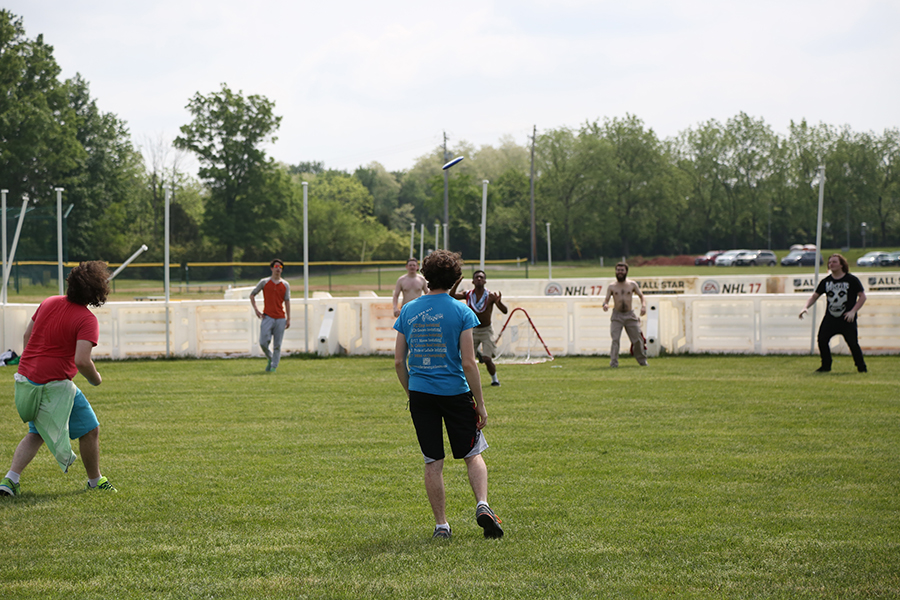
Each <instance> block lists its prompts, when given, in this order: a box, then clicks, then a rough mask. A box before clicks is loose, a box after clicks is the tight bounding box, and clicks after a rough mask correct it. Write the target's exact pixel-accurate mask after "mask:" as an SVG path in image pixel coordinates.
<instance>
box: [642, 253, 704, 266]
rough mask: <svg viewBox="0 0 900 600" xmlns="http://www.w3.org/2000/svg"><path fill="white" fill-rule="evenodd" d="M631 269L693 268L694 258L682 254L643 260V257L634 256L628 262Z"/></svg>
mask: <svg viewBox="0 0 900 600" xmlns="http://www.w3.org/2000/svg"><path fill="white" fill-rule="evenodd" d="M628 264H629V265H631V266H633V267H673V266H679V267H684V266H687V267H693V266H694V256H693V255H689V254H682V255H680V256H657V257H656V258H644V257H643V256H635V257H634V258H632V259H630V260H629V261H628Z"/></svg>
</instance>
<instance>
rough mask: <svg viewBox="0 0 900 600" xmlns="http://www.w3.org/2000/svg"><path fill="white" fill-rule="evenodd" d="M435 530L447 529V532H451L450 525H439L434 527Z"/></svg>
mask: <svg viewBox="0 0 900 600" xmlns="http://www.w3.org/2000/svg"><path fill="white" fill-rule="evenodd" d="M434 528H435V529H446V530H447V531H450V523H438V524H437V525H435V526H434Z"/></svg>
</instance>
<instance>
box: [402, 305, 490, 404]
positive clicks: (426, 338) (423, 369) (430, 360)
mask: <svg viewBox="0 0 900 600" xmlns="http://www.w3.org/2000/svg"><path fill="white" fill-rule="evenodd" d="M477 325H478V317H476V316H475V313H474V312H472V310H471V309H470V308H469V307H468V306H466V305H465V304H463V303H462V302H459V301H458V300H456V299H454V298H451V297H450V296H449V295H448V294H433V295H432V294H426V295H425V296H419V297H418V298H416V299H415V300H413V301H412V302H407V303H406V304H404V305H403V308H402V309H401V310H400V317H399V318H398V319H397V321H396V323H394V329H396V330H397V331H399V332H400V333H401V334H403V336H404V337H405V338H406V345H407V347H408V348H409V355H408V357H407V364H408V365H409V389H410V390H412V391H414V392H423V393H426V394H434V395H436V396H455V395H457V394H464V393H466V392H468V391H469V384H468V382H467V381H466V374H465V372H464V371H463V368H462V356H461V355H460V349H459V336H460V334H461V333H462V332H463V331H465V330H466V329H472V328H473V327H476V326H477Z"/></svg>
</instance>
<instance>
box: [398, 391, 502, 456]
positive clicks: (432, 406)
mask: <svg viewBox="0 0 900 600" xmlns="http://www.w3.org/2000/svg"><path fill="white" fill-rule="evenodd" d="M409 412H410V415H412V420H413V424H414V425H415V426H416V437H417V438H418V439H419V448H421V449H422V454H423V455H424V456H425V462H434V461H436V460H443V458H444V434H443V432H442V431H441V422H442V421H443V423H444V424H445V425H446V427H447V437H448V438H449V439H450V449H451V450H452V451H453V458H468V457H469V456H474V455H476V454H480V453H481V452H483V451H484V450H485V449H486V448H487V443H486V442H485V441H484V436H482V435H481V430H479V429H478V427H477V424H478V413H476V412H475V396H473V395H472V392H466V393H465V394H459V395H457V396H435V395H433V394H426V393H424V392H414V391H412V390H410V392H409Z"/></svg>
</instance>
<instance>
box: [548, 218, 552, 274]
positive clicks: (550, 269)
mask: <svg viewBox="0 0 900 600" xmlns="http://www.w3.org/2000/svg"><path fill="white" fill-rule="evenodd" d="M547 279H553V264H552V263H551V259H550V223H549V222H548V223H547Z"/></svg>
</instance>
